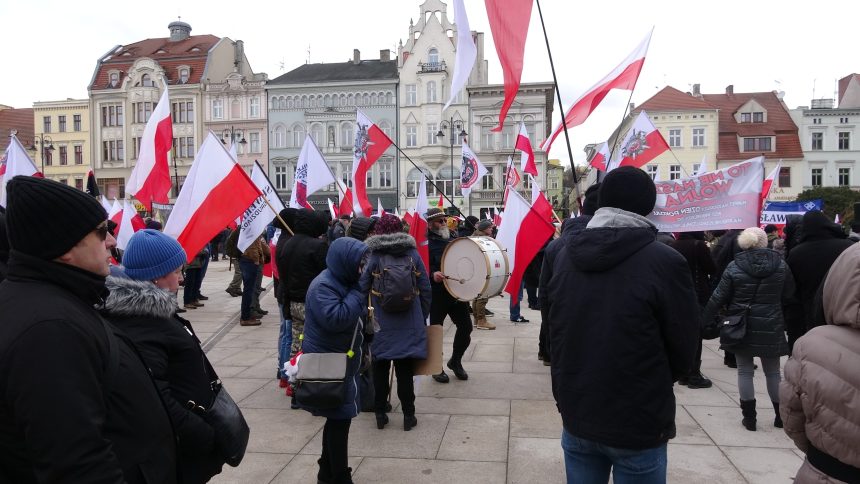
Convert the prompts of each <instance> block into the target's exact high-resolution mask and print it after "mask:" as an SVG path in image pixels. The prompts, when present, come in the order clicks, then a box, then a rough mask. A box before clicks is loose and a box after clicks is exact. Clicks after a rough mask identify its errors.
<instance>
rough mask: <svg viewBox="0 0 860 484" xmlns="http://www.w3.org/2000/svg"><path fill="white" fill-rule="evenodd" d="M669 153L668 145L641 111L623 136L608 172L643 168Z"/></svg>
mask: <svg viewBox="0 0 860 484" xmlns="http://www.w3.org/2000/svg"><path fill="white" fill-rule="evenodd" d="M667 151H669V143H667V142H666V140H665V139H664V138H663V135H662V134H660V131H659V130H658V129H657V128H655V127H654V124H653V123H651V119H649V118H648V114H647V113H646V112H645V111H641V112H640V113H639V116H637V117H636V120H635V121H633V126H631V127H630V130H628V131H627V134H626V135H624V141H622V142H621V145H620V147H619V152H618V154H616V155H615V156H616V158H620V159H614V160H612V161H611V162H610V163H609V168H608V171H611V170H613V169H615V168H618V167H619V166H633V167H636V168H639V167H642V166H645V164H646V163H648V162H649V161H651V160H653V159H654V158H657V156H659V155H660V154H662V153H665V152H667Z"/></svg>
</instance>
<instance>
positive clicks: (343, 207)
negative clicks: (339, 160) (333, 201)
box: [337, 180, 353, 215]
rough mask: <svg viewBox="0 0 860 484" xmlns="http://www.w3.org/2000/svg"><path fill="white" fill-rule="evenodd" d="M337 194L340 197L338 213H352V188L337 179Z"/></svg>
mask: <svg viewBox="0 0 860 484" xmlns="http://www.w3.org/2000/svg"><path fill="white" fill-rule="evenodd" d="M337 186H338V190H337V196H338V198H339V201H338V206H337V213H339V214H341V215H351V214H352V213H353V209H352V190H350V189H349V188H347V186H346V184H345V183H344V182H343V181H341V180H337Z"/></svg>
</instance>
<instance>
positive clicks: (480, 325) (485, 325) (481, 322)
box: [475, 318, 496, 330]
mask: <svg viewBox="0 0 860 484" xmlns="http://www.w3.org/2000/svg"><path fill="white" fill-rule="evenodd" d="M475 328H476V329H489V330H493V329H496V325H495V324H493V323H491V322H489V321H487V319H486V318H480V319H478V322H477V323H475Z"/></svg>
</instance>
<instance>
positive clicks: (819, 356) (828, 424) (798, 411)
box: [779, 245, 860, 483]
mask: <svg viewBox="0 0 860 484" xmlns="http://www.w3.org/2000/svg"><path fill="white" fill-rule="evenodd" d="M798 249H799V247H798ZM858 285H860V246H857V245H854V246H853V247H851V248H850V249H848V250H846V251H844V252H843V253H842V255H841V256H839V258H838V259H836V262H835V263H834V264H833V268H832V269H831V270H830V273H829V274H828V275H827V279H826V281H825V283H824V296H823V299H824V312H825V317H826V319H827V325H826V326H819V327H817V328H813V329H811V330H810V331H809V332H808V333H806V335H804V336H803V337H802V338H800V339H798V340H797V342H796V343H795V345H794V352H793V353H792V357H791V358H789V360H788V361H787V362H786V363H785V379H784V380H783V381H782V383H781V384H780V389H779V396H780V414H781V415H782V419H783V423H784V425H785V427H784V428H785V433H786V434H788V436H789V437H791V439H792V440H793V441H794V443H795V444H796V445H797V447H798V448H799V449H800V450H802V451H804V452H807V456H808V458H807V460H806V462H804V465H803V467H801V469H800V471H799V472H798V474H797V477H796V478H795V480H794V482H797V483H805V482H842V481H837V480H835V479H828V478H827V477H826V476H824V475H823V473H822V472H821V470H819V469H817V468H816V466H814V465H812V464H811V463H810V460H813V462H814V457H815V456H814V455H813V456H812V457H809V455H810V453H809V448H810V446H814V447H815V449H817V450H818V451H821V452H823V453H825V454H827V455H829V456H831V457H833V458H836V459H838V460H839V461H840V462H842V463H844V464H847V465H850V466H854V467H858V468H860V431H858V429H860V411H858V405H860V373H858V372H857V368H860V292H858V291H857V287H858ZM813 453H814V450H813ZM852 482H857V481H852Z"/></svg>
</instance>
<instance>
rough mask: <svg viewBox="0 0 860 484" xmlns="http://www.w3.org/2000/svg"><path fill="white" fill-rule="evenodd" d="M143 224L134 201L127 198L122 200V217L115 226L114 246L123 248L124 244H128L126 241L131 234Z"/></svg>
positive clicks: (141, 227)
mask: <svg viewBox="0 0 860 484" xmlns="http://www.w3.org/2000/svg"><path fill="white" fill-rule="evenodd" d="M145 226H146V224H145V223H144V222H143V219H142V218H141V217H140V214H139V213H137V209H136V208H135V207H134V203H132V202H131V201H129V200H123V202H122V218H121V219H120V222H119V226H118V227H117V228H116V248H117V249H119V250H125V248H126V246H128V241H129V240H131V236H132V235H134V233H135V232H137V231H138V230H141V229H143V228H144V227H145Z"/></svg>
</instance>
